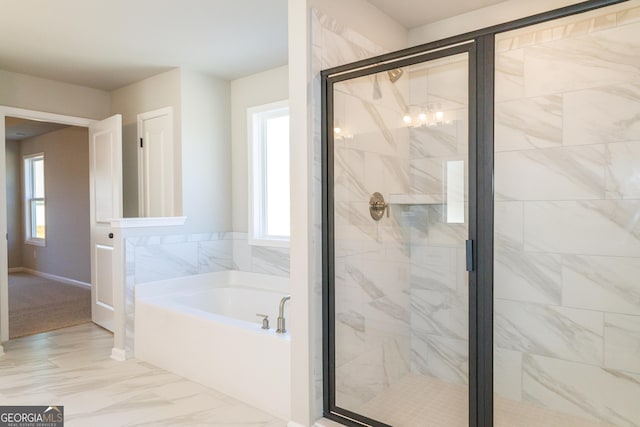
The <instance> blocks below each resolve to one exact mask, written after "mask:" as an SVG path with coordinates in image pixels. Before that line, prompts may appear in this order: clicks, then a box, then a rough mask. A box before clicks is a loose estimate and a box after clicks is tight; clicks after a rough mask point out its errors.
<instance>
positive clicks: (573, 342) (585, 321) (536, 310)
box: [494, 299, 604, 365]
mask: <svg viewBox="0 0 640 427" xmlns="http://www.w3.org/2000/svg"><path fill="white" fill-rule="evenodd" d="M494 313H495V320H494V321H495V326H494V327H495V340H496V346H497V347H499V348H504V349H508V350H514V351H521V352H525V353H530V354H537V355H541V356H547V357H555V358H558V359H565V360H573V361H577V362H584V363H590V364H594V365H601V364H602V360H603V335H602V333H603V332H602V331H603V327H604V319H603V314H602V313H599V312H595V311H587V310H577V309H570V308H565V307H556V306H550V305H540V304H531V303H521V302H516V301H508V300H500V299H496V301H495V304H494Z"/></svg>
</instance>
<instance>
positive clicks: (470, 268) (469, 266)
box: [465, 240, 474, 271]
mask: <svg viewBox="0 0 640 427" xmlns="http://www.w3.org/2000/svg"><path fill="white" fill-rule="evenodd" d="M465 243H466V248H467V271H473V269H474V265H473V264H474V262H473V240H467V241H466V242H465Z"/></svg>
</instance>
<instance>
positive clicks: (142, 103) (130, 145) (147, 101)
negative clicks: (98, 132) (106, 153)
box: [110, 68, 183, 216]
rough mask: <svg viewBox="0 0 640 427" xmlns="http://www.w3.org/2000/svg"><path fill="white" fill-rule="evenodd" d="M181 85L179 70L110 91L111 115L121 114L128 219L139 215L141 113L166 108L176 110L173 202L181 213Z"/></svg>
mask: <svg viewBox="0 0 640 427" xmlns="http://www.w3.org/2000/svg"><path fill="white" fill-rule="evenodd" d="M180 90H181V82H180V69H178V68H176V69H173V70H170V71H167V72H164V73H161V74H158V75H156V76H152V77H149V78H147V79H144V80H141V81H139V82H136V83H133V84H130V85H128V86H124V87H122V88H119V89H116V90H114V91H112V92H111V112H110V115H113V114H122V127H123V134H122V137H123V139H122V153H123V162H122V167H123V171H122V172H123V203H124V213H125V216H137V207H138V201H137V197H138V179H137V177H138V175H137V168H138V163H137V155H138V150H137V147H138V138H137V120H138V114H140V113H146V112H148V111H153V110H157V109H159V108H164V107H172V108H173V138H174V140H173V141H174V144H175V147H176V153H178V155H177V156H176V158H175V159H174V161H175V163H174V168H175V169H174V171H175V173H176V178H177V179H176V185H175V187H174V200H175V201H176V204H177V209H176V212H178V213H179V214H181V213H182V212H183V210H182V183H181V180H180V171H181V170H182V164H181V161H180V156H179V153H180V151H181V148H180V147H181V137H182V131H181V127H180V123H181V94H180Z"/></svg>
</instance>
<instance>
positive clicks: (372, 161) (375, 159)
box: [360, 153, 409, 202]
mask: <svg viewBox="0 0 640 427" xmlns="http://www.w3.org/2000/svg"><path fill="white" fill-rule="evenodd" d="M408 166H409V161H408V159H406V158H404V159H402V158H398V157H392V156H382V155H379V154H376V153H365V156H364V171H363V172H364V173H363V175H360V179H361V181H362V184H361V187H362V188H367V189H368V190H369V191H368V192H367V193H365V194H361V195H360V201H362V200H366V201H367V202H368V201H369V197H370V196H371V194H372V193H373V192H375V191H377V192H379V193H381V194H383V195H387V194H390V193H394V194H397V193H400V194H404V193H407V191H408V189H409V168H408Z"/></svg>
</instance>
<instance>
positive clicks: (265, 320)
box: [256, 313, 269, 329]
mask: <svg viewBox="0 0 640 427" xmlns="http://www.w3.org/2000/svg"><path fill="white" fill-rule="evenodd" d="M256 316H258V317H262V329H269V316H268V315H266V314H260V313H256Z"/></svg>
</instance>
